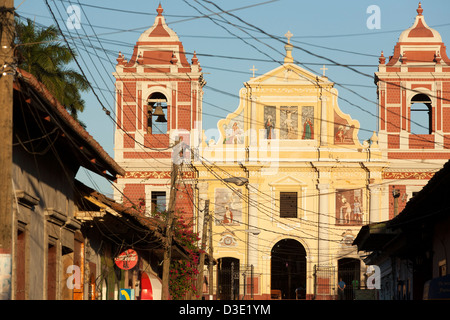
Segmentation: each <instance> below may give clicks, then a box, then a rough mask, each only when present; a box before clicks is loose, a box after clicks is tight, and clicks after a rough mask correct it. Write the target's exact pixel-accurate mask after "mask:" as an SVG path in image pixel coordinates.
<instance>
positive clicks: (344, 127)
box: [334, 113, 355, 144]
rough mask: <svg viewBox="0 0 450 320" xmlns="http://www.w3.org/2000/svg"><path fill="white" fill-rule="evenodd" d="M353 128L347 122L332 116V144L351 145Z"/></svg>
mask: <svg viewBox="0 0 450 320" xmlns="http://www.w3.org/2000/svg"><path fill="white" fill-rule="evenodd" d="M354 129H355V127H354V126H353V125H352V126H350V125H349V123H348V122H347V120H345V119H343V118H341V117H340V116H339V115H337V114H336V113H335V114H334V143H335V144H353V143H354V141H353V131H354Z"/></svg>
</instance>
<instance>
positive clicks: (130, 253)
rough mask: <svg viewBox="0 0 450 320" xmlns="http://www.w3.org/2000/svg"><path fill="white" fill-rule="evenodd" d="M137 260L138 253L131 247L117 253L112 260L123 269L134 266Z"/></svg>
mask: <svg viewBox="0 0 450 320" xmlns="http://www.w3.org/2000/svg"><path fill="white" fill-rule="evenodd" d="M137 261H138V255H137V253H136V251H134V250H133V249H128V250H126V251H124V252H122V253H121V254H119V256H118V257H116V258H114V262H115V263H116V265H117V266H118V267H119V268H120V269H123V270H129V269H132V268H134V267H135V266H136V264H137Z"/></svg>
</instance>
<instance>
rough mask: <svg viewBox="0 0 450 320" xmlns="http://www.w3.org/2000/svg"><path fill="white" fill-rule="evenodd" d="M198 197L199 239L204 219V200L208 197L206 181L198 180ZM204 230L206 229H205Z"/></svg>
mask: <svg viewBox="0 0 450 320" xmlns="http://www.w3.org/2000/svg"><path fill="white" fill-rule="evenodd" d="M197 186H198V196H199V197H198V198H199V204H198V208H199V212H198V224H197V229H198V236H199V238H200V239H201V238H202V234H203V230H202V229H203V221H204V219H205V212H204V209H205V201H206V200H207V199H208V182H200V183H198V185H197ZM205 231H206V230H205Z"/></svg>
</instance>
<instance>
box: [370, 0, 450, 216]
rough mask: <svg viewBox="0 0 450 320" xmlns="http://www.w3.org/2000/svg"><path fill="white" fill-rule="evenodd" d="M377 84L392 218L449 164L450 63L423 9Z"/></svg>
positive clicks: (377, 77) (387, 61)
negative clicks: (440, 169) (434, 175)
mask: <svg viewBox="0 0 450 320" xmlns="http://www.w3.org/2000/svg"><path fill="white" fill-rule="evenodd" d="M375 83H376V85H377V95H378V128H379V137H378V138H379V141H378V142H379V145H380V149H381V150H383V151H384V153H385V154H384V155H385V157H386V158H387V160H388V161H389V163H390V165H389V168H388V169H387V170H386V172H385V176H384V178H385V179H392V184H391V186H390V188H391V189H390V190H389V192H387V194H388V195H389V197H390V199H389V203H390V204H391V210H390V211H391V212H390V217H392V216H393V215H395V214H394V213H393V212H394V211H397V212H400V211H401V209H402V205H404V204H406V201H407V200H408V199H409V198H410V197H411V196H413V194H414V192H415V191H418V190H420V188H421V187H422V186H423V185H424V184H425V183H426V182H427V181H428V179H429V178H431V176H432V175H433V174H434V172H435V171H436V170H437V169H439V168H441V167H442V165H443V163H444V162H445V161H447V160H448V159H449V158H450V150H449V146H450V59H449V58H448V57H447V53H446V47H445V45H444V43H443V41H442V38H441V36H440V34H439V33H438V32H437V31H436V30H434V29H432V28H430V27H429V26H428V25H427V23H426V22H425V17H424V15H423V8H422V5H421V3H419V6H418V8H417V15H416V17H415V20H414V24H413V25H412V26H411V27H410V28H408V29H406V30H405V31H403V32H402V33H401V34H400V37H399V40H398V42H397V44H396V45H395V47H394V52H393V55H392V56H390V57H389V59H386V57H385V56H384V53H383V52H381V56H380V58H379V66H378V72H376V73H375ZM397 202H398V203H397ZM393 208H395V210H394V209H393Z"/></svg>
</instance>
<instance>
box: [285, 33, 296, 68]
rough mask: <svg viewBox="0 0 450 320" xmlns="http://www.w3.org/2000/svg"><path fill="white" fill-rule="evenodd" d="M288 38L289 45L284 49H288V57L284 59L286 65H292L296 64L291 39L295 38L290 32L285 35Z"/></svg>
mask: <svg viewBox="0 0 450 320" xmlns="http://www.w3.org/2000/svg"><path fill="white" fill-rule="evenodd" d="M284 36H285V37H286V38H287V44H286V45H285V46H284V48H285V49H286V57H284V63H292V62H294V58H293V57H292V48H293V46H292V44H291V38H292V36H293V34H292V33H291V32H290V31H288V32H287V33H286V34H285V35H284Z"/></svg>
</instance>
